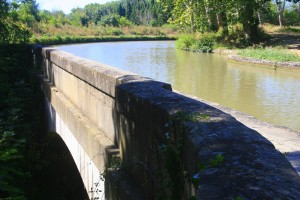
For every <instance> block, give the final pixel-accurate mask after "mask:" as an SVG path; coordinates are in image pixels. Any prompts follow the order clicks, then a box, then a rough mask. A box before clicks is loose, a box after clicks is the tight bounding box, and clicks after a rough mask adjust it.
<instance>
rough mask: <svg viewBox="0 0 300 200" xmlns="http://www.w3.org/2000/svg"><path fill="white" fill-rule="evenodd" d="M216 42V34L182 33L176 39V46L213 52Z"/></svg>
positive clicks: (183, 48)
mask: <svg viewBox="0 0 300 200" xmlns="http://www.w3.org/2000/svg"><path fill="white" fill-rule="evenodd" d="M215 42H216V38H215V35H214V34H211V33H207V34H202V35H200V36H197V35H181V36H180V37H179V38H178V40H177V41H176V48H178V49H182V50H187V51H193V52H212V50H213V46H214V44H215Z"/></svg>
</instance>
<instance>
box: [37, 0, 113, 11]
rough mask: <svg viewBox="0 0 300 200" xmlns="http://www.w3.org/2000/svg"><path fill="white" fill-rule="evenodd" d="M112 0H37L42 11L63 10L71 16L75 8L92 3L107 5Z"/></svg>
mask: <svg viewBox="0 0 300 200" xmlns="http://www.w3.org/2000/svg"><path fill="white" fill-rule="evenodd" d="M110 1H112V0H36V2H37V3H38V4H39V8H40V9H41V10H44V9H45V10H49V11H53V10H62V11H63V12H64V13H65V14H69V13H70V12H71V10H72V9H73V8H77V7H79V8H83V7H84V6H85V5H86V4H90V3H99V4H102V3H106V2H110Z"/></svg>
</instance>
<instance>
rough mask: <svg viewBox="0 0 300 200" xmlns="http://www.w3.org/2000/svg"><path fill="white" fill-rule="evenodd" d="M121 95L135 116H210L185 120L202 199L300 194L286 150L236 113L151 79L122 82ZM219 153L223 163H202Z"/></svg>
mask: <svg viewBox="0 0 300 200" xmlns="http://www.w3.org/2000/svg"><path fill="white" fill-rule="evenodd" d="M148 84H149V85H148ZM116 97H117V99H116V101H117V105H118V107H117V110H118V112H120V113H122V114H123V115H125V116H128V117H129V118H131V119H132V120H136V121H137V120H139V119H142V118H143V116H144V117H145V115H152V116H151V117H149V116H148V117H146V118H147V119H148V118H149V119H150V118H152V119H156V118H158V116H159V115H165V114H166V113H167V114H169V115H172V114H175V113H176V112H177V111H181V112H186V113H200V114H207V115H208V116H209V119H208V120H199V121H196V122H186V123H185V127H186V132H185V134H184V138H185V139H184V141H185V143H184V155H186V156H184V158H183V159H184V164H185V167H186V169H187V172H188V174H190V175H192V176H193V177H194V176H199V177H200V182H199V187H198V188H197V194H196V198H197V199H235V198H237V197H242V198H243V199H300V177H299V176H298V174H297V172H296V170H295V169H294V168H293V167H292V165H291V164H290V163H289V162H288V160H287V159H286V158H285V156H284V155H283V154H281V153H280V152H278V151H277V150H276V149H275V148H274V145H273V144H272V143H271V142H270V141H269V140H267V139H266V138H264V137H263V136H261V135H260V134H259V133H258V132H256V131H254V130H252V129H250V128H248V127H246V126H245V125H243V124H242V123H240V122H239V121H237V120H236V119H235V118H234V117H232V116H231V115H229V114H226V113H224V112H222V111H220V110H218V109H216V108H214V107H212V106H209V105H207V104H205V103H203V102H200V101H197V100H195V99H191V98H188V97H186V96H184V95H180V94H178V93H175V92H172V91H168V90H165V89H163V88H161V87H155V86H153V85H151V83H148V82H132V83H126V84H121V85H118V87H117V95H116ZM118 101H120V102H119V103H118ZM128 107H130V108H131V110H130V109H129V110H128V109H127V108H128ZM134 107H135V108H136V109H134ZM151 110H152V111H153V112H151ZM152 122H154V123H156V122H155V120H152ZM162 137H163V136H162ZM219 154H221V155H222V156H223V157H224V162H223V163H222V164H221V165H220V166H217V167H210V168H208V169H206V170H199V169H197V168H198V166H199V164H200V163H204V164H205V165H209V164H210V162H211V160H212V159H213V158H214V157H215V156H216V155H219Z"/></svg>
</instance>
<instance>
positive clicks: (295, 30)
mask: <svg viewBox="0 0 300 200" xmlns="http://www.w3.org/2000/svg"><path fill="white" fill-rule="evenodd" d="M279 32H284V33H296V34H300V27H291V26H288V27H283V28H281V29H280V30H279Z"/></svg>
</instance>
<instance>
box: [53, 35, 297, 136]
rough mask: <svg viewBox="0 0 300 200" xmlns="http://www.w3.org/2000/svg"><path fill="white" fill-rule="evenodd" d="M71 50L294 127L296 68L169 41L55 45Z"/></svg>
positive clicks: (259, 117) (266, 119)
mask: <svg viewBox="0 0 300 200" xmlns="http://www.w3.org/2000/svg"><path fill="white" fill-rule="evenodd" d="M56 48H58V49H60V50H63V51H66V52H69V53H72V54H74V55H77V56H80V57H83V58H87V59H90V60H95V61H98V62H100V63H104V64H108V65H111V66H114V67H117V68H120V69H124V70H127V71H131V72H134V73H136V74H139V75H142V76H146V77H150V78H153V79H156V80H159V81H163V82H168V83H170V84H172V87H173V89H175V90H178V91H181V92H183V93H187V94H190V95H194V96H197V97H200V98H202V99H205V100H208V101H211V102H216V103H218V104H221V105H223V106H226V107H229V108H233V109H235V110H238V111H242V112H245V113H247V114H250V115H252V116H254V117H256V118H257V119H259V120H262V121H266V122H269V123H272V124H276V125H279V126H286V127H288V128H291V129H293V130H296V131H300V70H298V71H296V70H290V69H277V70H274V69H272V68H270V67H264V66H257V65H252V64H244V63H234V62H229V61H228V60H227V59H226V56H223V55H217V54H199V53H193V52H186V51H182V50H177V49H175V42H174V41H143V42H104V43H89V44H75V45H64V46H57V47H56Z"/></svg>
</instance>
